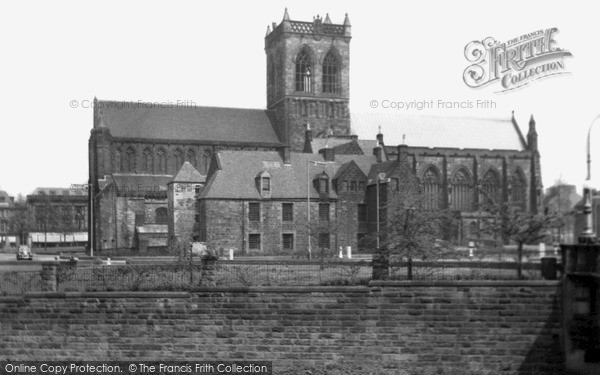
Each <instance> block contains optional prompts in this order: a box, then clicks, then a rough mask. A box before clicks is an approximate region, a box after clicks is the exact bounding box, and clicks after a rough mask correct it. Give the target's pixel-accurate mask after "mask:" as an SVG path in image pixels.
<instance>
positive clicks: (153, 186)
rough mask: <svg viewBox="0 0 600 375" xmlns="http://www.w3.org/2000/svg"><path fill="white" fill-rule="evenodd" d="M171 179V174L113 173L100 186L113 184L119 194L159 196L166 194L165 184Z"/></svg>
mask: <svg viewBox="0 0 600 375" xmlns="http://www.w3.org/2000/svg"><path fill="white" fill-rule="evenodd" d="M172 180H173V176H171V175H150V174H128V173H113V174H112V175H111V176H110V177H109V178H107V179H106V180H103V181H101V184H100V187H101V188H105V187H108V186H113V187H114V188H116V191H117V193H118V194H119V195H125V196H140V197H141V196H156V195H158V196H160V195H163V194H166V192H167V184H168V183H169V182H171V181H172Z"/></svg>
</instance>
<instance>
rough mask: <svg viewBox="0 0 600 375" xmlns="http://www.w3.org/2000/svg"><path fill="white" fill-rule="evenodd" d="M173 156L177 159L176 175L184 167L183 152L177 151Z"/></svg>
mask: <svg viewBox="0 0 600 375" xmlns="http://www.w3.org/2000/svg"><path fill="white" fill-rule="evenodd" d="M173 156H174V157H175V172H174V173H175V174H176V173H177V172H179V170H180V169H181V166H182V165H183V151H181V149H177V150H175V152H174V153H173Z"/></svg>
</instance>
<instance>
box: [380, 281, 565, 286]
mask: <svg viewBox="0 0 600 375" xmlns="http://www.w3.org/2000/svg"><path fill="white" fill-rule="evenodd" d="M560 285H561V281H560V280H456V281H451V280H423V281H421V280H411V281H409V280H394V281H391V280H373V281H371V282H369V286H371V287H375V286H377V287H429V286H430V287H436V286H456V287H461V286H462V287H464V286H468V287H477V286H480V287H503V286H511V287H513V286H523V287H558V286H560Z"/></svg>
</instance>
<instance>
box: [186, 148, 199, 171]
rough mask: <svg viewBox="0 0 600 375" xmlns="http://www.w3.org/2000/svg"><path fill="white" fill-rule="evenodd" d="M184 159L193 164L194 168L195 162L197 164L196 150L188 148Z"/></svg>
mask: <svg viewBox="0 0 600 375" xmlns="http://www.w3.org/2000/svg"><path fill="white" fill-rule="evenodd" d="M186 159H187V161H189V162H190V163H191V164H192V165H193V166H194V168H196V164H197V160H196V151H194V150H192V149H191V148H190V149H189V150H188V152H187V155H186Z"/></svg>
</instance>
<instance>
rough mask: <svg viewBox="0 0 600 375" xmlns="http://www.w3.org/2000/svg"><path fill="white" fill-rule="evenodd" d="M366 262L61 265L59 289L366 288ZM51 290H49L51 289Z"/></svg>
mask: <svg viewBox="0 0 600 375" xmlns="http://www.w3.org/2000/svg"><path fill="white" fill-rule="evenodd" d="M373 265H374V264H373V262H372V261H367V260H360V261H350V260H344V261H341V260H323V261H318V260H317V261H303V260H219V261H216V262H214V263H212V264H211V266H210V267H208V268H207V267H206V266H205V265H203V264H202V263H200V262H197V263H193V264H173V263H171V264H156V263H146V264H123V265H110V266H106V265H103V266H100V265H87V266H86V265H84V264H79V265H78V264H73V263H71V264H67V263H64V264H57V265H56V271H55V277H56V283H55V284H56V288H55V289H56V291H59V292H83V291H162V290H164V291H167V290H189V289H194V288H197V287H202V286H317V285H330V286H335V285H367V284H368V283H369V281H370V280H371V279H372V278H373V271H374V270H373ZM408 270H409V266H408V262H397V263H392V264H389V268H388V272H386V279H389V280H408V279H409V277H408V275H409V272H408ZM517 270H518V264H517V263H515V262H481V261H445V262H439V261H438V262H421V261H414V262H412V263H411V272H410V273H411V275H412V278H411V279H412V280H431V281H435V280H448V281H452V280H517V279H519V278H518V271H517ZM541 271H542V269H541V264H540V262H527V263H523V264H522V279H527V280H541V279H542V272H541ZM41 290H42V277H41V271H21V272H19V271H0V296H1V295H19V294H23V293H26V292H39V291H41ZM46 290H47V289H46Z"/></svg>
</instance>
